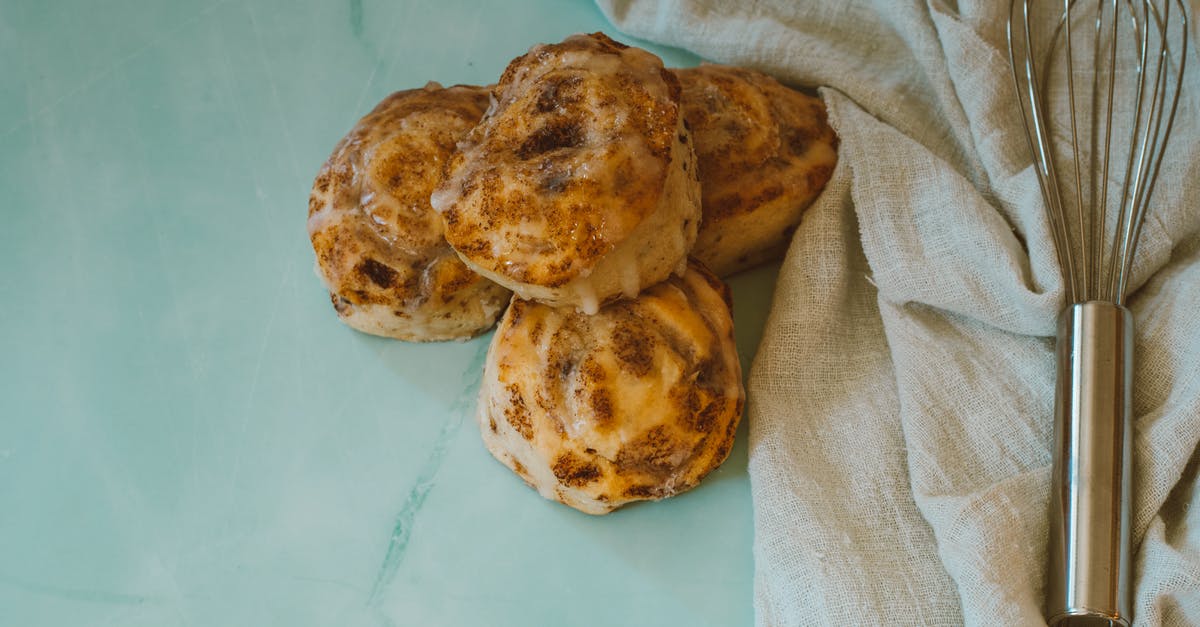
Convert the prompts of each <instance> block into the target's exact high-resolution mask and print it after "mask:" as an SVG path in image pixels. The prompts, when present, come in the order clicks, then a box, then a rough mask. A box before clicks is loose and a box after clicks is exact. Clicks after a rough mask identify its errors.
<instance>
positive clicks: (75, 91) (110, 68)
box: [0, 0, 233, 139]
mask: <svg viewBox="0 0 1200 627" xmlns="http://www.w3.org/2000/svg"><path fill="white" fill-rule="evenodd" d="M232 1H233V0H219V1H218V2H214V3H213V4H210V5H209V6H207V7H204V9H202V10H201V11H200V13H199V14H197V15H195V16H193V17H191V18H189V19H187V20H184V21H183V22H181V23H179V24H178V25H176V26H175V27H173V28H170V29H167V30H163V31H159V34H158V36H157V37H155V38H153V39H151V40H150V41H148V42H146V43H145V44H144V45H143V46H142V47H140V48H138V49H137V50H134V51H133V52H131V53H129V54H127V55H125V56H123V57H121V58H120V59H117V60H116V61H113V62H112V63H110V64H108V65H107V66H105V67H104V68H102V69H100V70H98V71H97V72H95V73H93V74H92V75H91V76H89V77H87V79H86V80H84V81H83V82H82V83H80V84H78V85H76V86H75V87H74V88H72V89H71V90H70V91H68V92H67V93H65V94H63V95H61V96H59V97H58V98H56V99H55V100H54V102H51V103H49V104H47V105H44V106H42V108H40V109H38V110H37V111H33V110H32V108H31V109H30V113H29V115H27V116H26V117H25V119H23V120H18V121H17V123H16V124H13V125H12V126H10V127H8V128H7V129H5V131H4V132H3V133H0V139H4V138H6V137H8V136H9V135H12V134H13V133H16V132H17V131H18V130H20V129H21V128H22V127H25V126H32V125H33V122H34V121H35V120H37V119H38V118H40V117H42V116H44V115H46V114H47V113H49V112H51V111H53V110H54V109H56V108H58V105H60V104H62V103H64V102H66V101H68V100H74V99H75V97H76V96H78V95H79V94H81V93H83V92H85V91H87V90H88V89H91V87H92V86H93V85H95V84H97V83H99V82H100V81H102V80H104V79H105V78H107V77H108V76H110V75H111V74H112V73H113V72H115V71H117V70H118V69H120V68H121V67H123V66H125V64H127V63H129V62H130V61H133V60H134V59H137V58H138V57H140V56H142V55H144V54H146V52H148V51H149V50H150V49H152V48H155V47H157V46H158V45H159V44H161V43H163V42H165V41H170V40H171V39H173V37H172V36H173V35H174V34H175V33H178V32H179V31H181V30H183V29H184V28H186V27H188V26H191V25H192V24H195V23H196V22H199V21H200V20H202V19H203V18H205V17H207V16H208V15H209V14H211V13H212V12H213V11H216V10H217V9H219V8H221V7H222V6H224V5H226V4H229V3H230V2H232Z"/></svg>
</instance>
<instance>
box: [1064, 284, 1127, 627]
mask: <svg viewBox="0 0 1200 627" xmlns="http://www.w3.org/2000/svg"><path fill="white" fill-rule="evenodd" d="M1056 353H1057V370H1058V377H1057V384H1056V388H1055V401H1054V418H1055V422H1054V471H1053V476H1052V483H1051V493H1050V563H1049V572H1048V573H1047V580H1046V603H1047V607H1046V610H1047V614H1046V615H1047V617H1048V618H1049V623H1050V625H1051V627H1053V626H1055V625H1071V626H1077V625H1106V626H1111V625H1123V626H1124V625H1129V622H1130V619H1131V615H1130V609H1131V601H1132V599H1131V577H1130V576H1131V574H1132V572H1131V568H1132V564H1131V563H1130V506H1131V504H1132V498H1131V495H1130V484H1131V479H1132V476H1131V472H1132V468H1131V464H1130V459H1131V452H1130V441H1131V437H1132V435H1133V434H1132V432H1133V424H1132V416H1133V407H1132V400H1133V394H1132V392H1133V380H1132V374H1133V314H1132V313H1131V312H1130V311H1129V310H1128V309H1126V308H1124V307H1122V306H1120V305H1116V304H1113V303H1110V302H1105V301H1090V302H1086V303H1078V304H1075V305H1072V306H1070V307H1068V308H1067V309H1066V310H1065V311H1063V313H1062V315H1061V316H1060V318H1059V323H1058V344H1057V349H1056Z"/></svg>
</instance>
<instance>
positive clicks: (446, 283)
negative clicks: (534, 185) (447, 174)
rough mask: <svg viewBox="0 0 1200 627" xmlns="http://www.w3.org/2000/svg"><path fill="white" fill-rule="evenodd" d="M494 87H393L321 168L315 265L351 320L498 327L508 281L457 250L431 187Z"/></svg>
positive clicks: (441, 328) (431, 335)
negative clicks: (475, 267)
mask: <svg viewBox="0 0 1200 627" xmlns="http://www.w3.org/2000/svg"><path fill="white" fill-rule="evenodd" d="M487 105H488V90H487V89H486V88H482V87H468V86H456V87H450V88H446V89H443V88H442V87H441V86H440V85H438V84H437V83H430V84H429V85H427V86H426V87H425V88H423V89H413V90H408V91H401V92H397V93H394V94H392V95H391V96H388V97H387V98H386V99H384V100H383V102H381V103H379V105H378V106H377V107H375V109H374V110H373V111H371V112H370V113H368V114H367V115H366V116H365V117H364V118H363V119H362V120H360V121H359V122H358V124H357V125H356V126H355V127H354V128H353V129H352V130H351V131H350V133H349V134H347V135H346V136H345V137H344V138H343V139H342V140H341V141H340V142H338V144H337V147H335V148H334V150H333V155H332V156H330V157H329V161H327V162H326V163H325V165H324V167H322V168H321V171H320V172H319V173H318V174H317V178H316V181H315V182H314V183H313V190H312V195H311V196H310V198H309V201H308V232H309V236H310V238H311V239H312V245H313V250H314V251H315V252H316V256H317V274H318V275H319V276H320V277H321V278H322V280H323V281H324V282H325V284H326V286H327V287H328V288H329V293H330V298H331V300H332V301H333V307H334V309H335V310H336V311H337V315H338V316H339V317H340V318H341V319H342V320H343V321H344V322H345V323H346V324H348V325H350V326H351V327H353V328H355V329H358V330H359V331H363V332H366V333H371V334H374V335H383V336H387V337H394V338H398V339H402V340H410V341H432V340H447V339H464V338H468V337H472V336H474V335H477V334H479V333H481V332H483V331H485V330H487V329H488V328H490V327H491V326H492V325H493V324H494V323H495V321H496V318H498V317H499V315H500V312H501V311H502V310H503V308H504V305H505V304H506V303H507V302H508V298H509V292H508V290H507V289H505V288H503V287H501V286H499V285H496V284H495V283H493V282H492V281H489V280H487V279H485V278H483V277H481V276H479V275H478V274H476V273H475V272H472V271H471V270H470V269H469V268H467V266H466V265H464V264H463V262H462V261H461V260H459V258H458V255H456V254H455V253H454V251H453V250H452V249H451V248H450V245H449V244H447V243H446V239H445V237H443V227H442V219H441V216H439V215H438V214H437V213H436V212H434V211H433V208H432V207H430V205H429V195H430V193H431V192H432V191H433V188H434V186H435V185H437V183H438V182H439V181H441V179H442V174H443V167H444V166H445V163H446V161H447V159H448V158H449V157H450V155H451V153H452V152H453V151H454V148H455V143H456V142H457V141H458V140H459V139H461V138H462V137H463V136H464V135H466V133H467V131H469V130H470V129H471V128H472V127H473V126H475V123H476V122H478V121H479V118H480V117H482V116H483V113H484V110H485V109H486V107H487Z"/></svg>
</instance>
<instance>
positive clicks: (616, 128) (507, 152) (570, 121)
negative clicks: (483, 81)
mask: <svg viewBox="0 0 1200 627" xmlns="http://www.w3.org/2000/svg"><path fill="white" fill-rule="evenodd" d="M494 95H495V102H494V103H493V105H492V107H491V109H489V111H488V113H487V115H485V116H484V118H483V120H482V121H481V122H480V124H479V125H478V126H477V127H476V128H475V129H474V130H473V131H471V133H470V134H469V135H468V136H467V137H466V139H465V140H464V141H463V142H462V143H461V144H460V150H459V152H458V153H457V154H456V155H455V157H454V158H453V161H452V163H451V165H450V168H449V170H448V175H447V178H446V179H445V181H444V182H443V183H442V184H441V185H440V186H439V187H438V189H437V191H436V192H435V193H434V195H433V198H432V203H433V206H434V208H435V209H437V210H438V211H441V212H442V215H443V217H444V218H445V223H446V239H447V241H449V242H450V244H451V246H453V247H454V249H455V250H457V251H458V253H459V255H461V256H462V259H463V260H464V261H465V262H466V263H467V265H468V266H470V267H471V268H472V269H474V270H476V271H477V272H479V273H480V274H482V275H484V276H486V277H488V278H490V279H492V280H494V281H496V282H497V283H500V284H501V285H504V286H505V287H508V288H510V289H512V290H513V291H515V292H516V293H517V294H518V295H520V296H521V297H522V298H526V299H536V300H538V301H541V302H544V303H547V304H551V305H555V306H571V307H576V308H579V309H581V310H583V311H586V312H595V311H596V310H597V309H598V308H599V306H600V305H601V304H603V303H605V302H609V301H612V300H615V299H618V298H620V297H622V296H625V297H628V298H632V297H633V296H636V295H637V294H638V292H640V291H641V290H642V289H644V288H646V287H649V286H651V285H654V284H655V283H658V282H659V281H662V280H664V279H666V278H667V277H668V276H669V275H670V274H671V273H672V272H674V271H682V270H683V267H684V265H685V264H686V258H687V251H688V250H690V249H691V247H692V244H693V242H694V240H695V236H696V229H697V227H698V225H699V220H700V184H699V182H698V179H697V176H698V173H697V170H696V165H695V156H694V153H693V150H692V145H691V139H690V137H689V135H688V132H687V130H686V129H685V127H684V122H683V116H682V115H681V112H680V107H679V95H680V87H679V81H678V80H677V79H676V78H675V75H673V74H671V73H670V72H669V71H667V70H665V69H664V68H663V66H662V61H661V60H660V59H659V58H658V57H656V56H654V55H653V54H651V53H649V52H646V51H645V50H641V49H638V48H631V47H628V46H625V45H623V44H620V43H617V42H615V41H613V40H611V39H609V38H608V37H606V36H605V35H603V34H601V33H596V34H592V35H575V36H572V37H569V38H567V39H566V40H565V41H563V42H562V43H558V44H545V45H538V46H534V47H533V48H532V49H530V51H529V52H528V53H527V54H525V55H524V56H521V57H518V58H517V59H515V60H513V62H512V63H511V64H509V66H508V68H507V69H506V70H505V72H504V75H503V76H502V77H501V79H500V82H499V83H498V84H497V85H496V87H495V89H494Z"/></svg>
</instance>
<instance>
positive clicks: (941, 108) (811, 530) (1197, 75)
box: [599, 0, 1200, 626]
mask: <svg viewBox="0 0 1200 627" xmlns="http://www.w3.org/2000/svg"><path fill="white" fill-rule="evenodd" d="M599 5H600V7H601V9H602V10H603V11H604V13H605V14H606V15H607V17H608V18H609V19H610V20H611V21H612V22H613V24H614V25H616V27H617V28H619V29H620V30H622V31H624V32H626V33H628V34H630V35H633V36H635V37H641V38H645V39H648V40H652V41H656V42H660V43H663V44H667V45H672V46H678V47H682V48H686V49H689V50H691V51H693V52H695V53H697V54H699V55H700V56H702V57H704V58H706V59H710V60H713V61H716V62H723V63H734V64H738V65H744V66H749V67H753V68H757V69H760V70H763V71H766V72H768V73H770V74H773V75H774V76H776V77H778V78H780V79H781V80H782V81H784V82H785V83H789V84H793V85H809V86H823V87H822V88H821V90H820V93H821V95H822V97H823V98H824V100H825V102H826V104H827V106H828V110H829V116H830V122H831V124H832V125H833V127H834V128H835V130H836V131H837V132H838V135H839V137H840V139H841V144H840V160H839V164H838V167H837V169H836V171H835V173H834V175H833V178H832V180H831V181H830V182H829V185H828V187H827V188H826V190H825V191H824V193H823V194H822V195H821V197H820V198H819V199H818V200H817V201H816V203H815V204H814V205H813V206H812V207H811V208H810V209H809V211H808V213H807V214H806V216H805V218H804V220H803V222H802V224H801V226H800V228H799V229H798V230H797V231H796V234H795V237H794V240H793V242H792V245H791V248H790V250H789V252H788V255H787V258H786V260H785V261H784V262H783V267H782V270H781V272H780V275H779V282H778V285H777V287H776V293H775V297H774V304H773V306H772V311H771V314H770V318H769V320H768V322H767V327H766V330H765V334H764V337H763V340H762V344H761V346H760V348H759V351H758V354H757V357H756V359H755V363H754V365H753V368H752V370H751V373H750V378H749V395H750V396H749V408H748V419H749V420H750V478H751V488H752V494H753V503H754V519H755V538H754V557H755V600H754V602H755V615H756V620H757V623H758V624H759V625H763V626H781V625H872V624H885V623H886V624H897V625H958V624H964V623H965V624H969V625H991V624H1007V625H1039V624H1044V623H1045V621H1044V618H1043V616H1042V606H1041V604H1042V595H1043V586H1044V568H1045V562H1046V551H1047V522H1046V519H1047V501H1048V496H1049V477H1050V467H1051V451H1050V448H1051V437H1052V433H1053V426H1052V409H1053V395H1054V392H1053V382H1054V363H1053V351H1054V338H1053V336H1054V332H1055V323H1056V318H1057V315H1058V313H1059V312H1060V311H1061V310H1062V308H1063V307H1064V305H1065V297H1064V289H1063V281H1062V278H1061V274H1060V272H1059V269H1058V262H1057V258H1056V256H1055V252H1054V248H1053V243H1052V240H1051V236H1050V234H1049V231H1048V223H1047V219H1046V217H1045V215H1046V214H1045V209H1044V205H1043V201H1042V199H1041V196H1040V192H1039V189H1038V183H1037V179H1036V177H1035V173H1034V170H1033V169H1032V160H1031V157H1030V156H1029V152H1028V148H1027V145H1026V139H1025V136H1024V131H1023V128H1022V126H1021V120H1020V117H1019V115H1020V114H1019V112H1018V111H1019V110H1018V108H1017V102H1016V96H1015V92H1014V90H1013V87H1012V82H1011V78H1010V70H1009V62H1008V56H1007V44H1006V40H1005V34H1004V25H1005V21H1006V19H1007V11H1008V2H1003V1H996V0H990V1H989V0H976V1H966V0H963V1H961V2H957V3H955V2H952V1H947V0H929V1H928V2H917V1H913V0H903V1H902V0H876V1H868V0H855V1H844V2H843V1H838V2H833V1H829V2H815V1H810V2H791V1H788V0H757V1H747V2H720V1H718V0H665V1H662V2H653V1H650V0H599ZM1194 49H1195V48H1194V47H1193V50H1194ZM1188 63H1189V65H1190V67H1191V69H1190V71H1189V73H1188V75H1187V77H1186V86H1185V93H1184V95H1183V98H1182V100H1181V102H1180V104H1179V111H1178V114H1177V121H1176V130H1175V133H1174V135H1173V137H1172V140H1171V143H1170V146H1169V150H1168V153H1167V155H1166V157H1165V158H1164V162H1163V165H1162V172H1161V174H1160V177H1159V181H1158V185H1157V189H1156V191H1155V194H1154V197H1153V203H1152V207H1151V210H1150V215H1149V217H1148V218H1147V220H1146V222H1145V226H1144V230H1143V232H1142V238H1141V241H1140V245H1139V248H1138V257H1137V260H1136V264H1135V268H1134V273H1133V280H1132V282H1131V285H1132V286H1133V288H1134V290H1135V291H1134V292H1133V295H1132V297H1131V299H1130V303H1131V305H1130V306H1131V309H1132V310H1133V311H1134V314H1135V328H1136V348H1135V355H1136V366H1135V369H1136V375H1135V382H1134V386H1135V397H1134V413H1135V417H1136V418H1135V435H1134V445H1133V446H1134V455H1135V458H1134V511H1133V526H1134V547H1135V554H1134V555H1135V557H1134V561H1135V581H1136V592H1135V602H1134V609H1135V621H1136V624H1138V625H1196V624H1200V482H1198V481H1197V473H1198V468H1200V458H1198V456H1197V453H1196V450H1197V442H1198V440H1200V124H1198V122H1200V106H1198V103H1200V62H1197V58H1196V55H1195V54H1189V60H1188Z"/></svg>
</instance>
